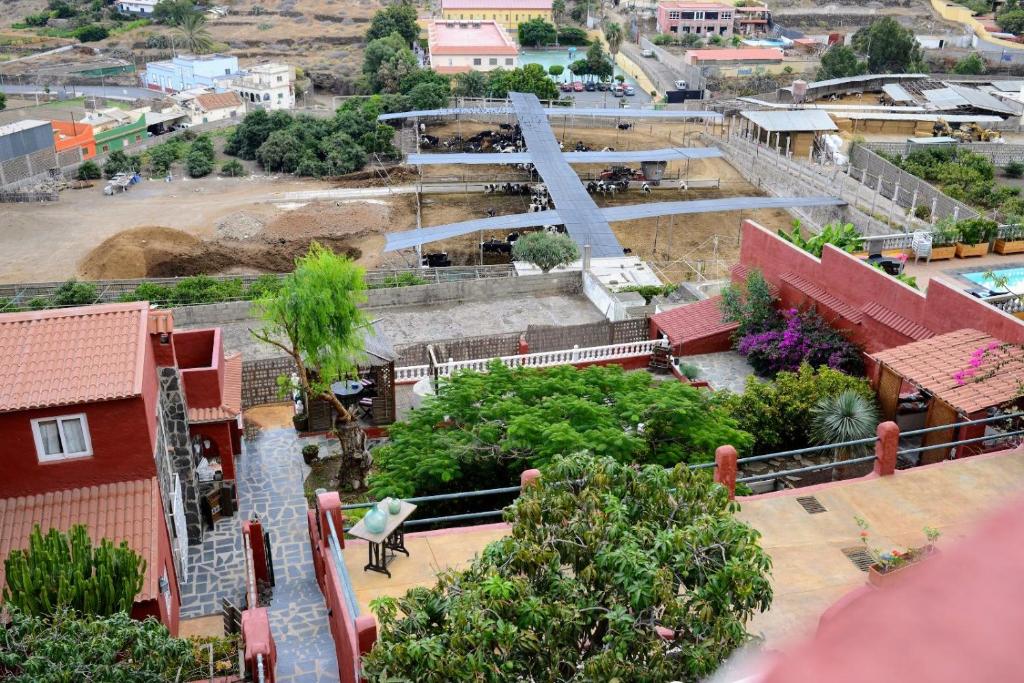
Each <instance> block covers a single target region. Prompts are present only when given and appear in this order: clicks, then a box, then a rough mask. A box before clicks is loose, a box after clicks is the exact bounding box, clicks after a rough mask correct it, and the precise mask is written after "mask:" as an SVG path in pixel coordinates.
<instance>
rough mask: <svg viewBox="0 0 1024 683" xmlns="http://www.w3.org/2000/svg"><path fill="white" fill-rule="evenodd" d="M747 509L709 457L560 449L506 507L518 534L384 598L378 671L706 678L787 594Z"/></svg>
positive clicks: (442, 675)
mask: <svg viewBox="0 0 1024 683" xmlns="http://www.w3.org/2000/svg"><path fill="white" fill-rule="evenodd" d="M677 384H678V383H677ZM597 443H599V442H597ZM735 509H736V505H735V504H734V503H731V502H730V501H729V500H728V494H727V492H726V490H725V489H724V488H723V487H721V486H720V485H718V484H715V483H713V482H712V481H711V477H710V476H709V475H708V474H707V473H700V474H696V473H694V472H691V471H690V470H688V469H687V468H685V467H681V466H680V467H676V468H674V469H672V470H666V469H664V468H662V467H659V466H648V467H643V468H636V467H631V466H628V465H623V464H621V463H619V462H617V461H615V460H614V459H613V458H609V457H601V458H596V457H588V456H586V455H574V456H569V457H557V458H555V459H554V460H553V461H552V463H551V465H550V466H549V467H548V469H547V470H546V471H545V473H544V476H543V477H542V478H541V480H540V482H538V483H537V484H535V485H531V486H530V487H528V488H527V489H526V490H525V491H523V493H522V495H521V496H520V497H519V498H518V499H517V500H516V502H515V503H514V504H513V505H512V506H511V508H509V509H508V510H507V511H506V513H505V518H506V520H507V521H509V522H510V523H511V524H512V528H511V530H510V532H509V534H508V536H506V537H505V538H504V539H502V540H500V541H496V542H494V543H492V544H491V545H489V546H488V547H487V548H486V549H485V550H484V552H483V554H482V555H481V556H480V557H479V558H478V559H476V560H475V561H474V562H473V564H472V565H471V566H470V567H469V569H467V570H465V571H462V572H447V573H444V574H442V575H441V576H440V577H439V580H438V583H437V585H436V586H434V587H433V588H415V589H413V590H411V591H409V592H408V593H407V594H406V595H405V596H404V597H402V598H399V599H397V600H396V599H394V598H379V599H377V600H375V601H374V603H373V604H372V607H373V608H374V610H375V611H376V613H377V616H378V619H379V621H380V635H379V638H378V640H377V643H376V644H375V645H374V647H373V650H371V651H370V654H369V655H368V656H367V657H366V658H365V659H364V675H365V676H366V677H367V679H368V680H369V681H372V682H373V683H384V682H385V681H397V680H402V681H418V682H420V683H448V682H449V681H493V682H505V681H507V682H508V683H512V682H514V681H549V682H555V681H558V682H562V681H578V682H580V683H582V682H584V681H623V682H625V681H651V682H654V681H697V680H701V679H704V678H705V677H707V676H710V675H711V674H712V673H713V672H714V671H715V670H716V669H717V668H718V667H719V665H720V664H721V663H722V662H723V661H724V660H725V659H726V658H727V657H728V656H729V655H730V654H731V653H732V652H733V651H734V650H735V649H736V648H738V647H740V646H742V645H743V644H744V643H746V642H747V641H748V639H749V636H748V634H747V631H746V623H747V621H748V620H749V619H750V617H751V616H753V615H754V614H755V613H757V612H759V611H765V610H767V609H768V607H769V605H770V604H771V601H772V588H771V583H770V581H769V578H768V577H769V572H770V570H771V560H770V558H769V557H768V555H767V553H765V551H764V550H762V549H761V547H760V546H759V545H758V537H759V534H758V533H757V531H755V530H754V529H752V528H750V527H748V526H747V525H746V524H744V523H743V522H741V521H739V519H737V517H736V516H735V515H734V514H733V512H734V511H735Z"/></svg>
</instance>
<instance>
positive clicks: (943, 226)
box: [929, 221, 958, 261]
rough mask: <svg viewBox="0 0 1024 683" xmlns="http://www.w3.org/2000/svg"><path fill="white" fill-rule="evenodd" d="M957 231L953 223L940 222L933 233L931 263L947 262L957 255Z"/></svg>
mask: <svg viewBox="0 0 1024 683" xmlns="http://www.w3.org/2000/svg"><path fill="white" fill-rule="evenodd" d="M957 237H958V235H957V231H956V228H954V227H953V224H952V222H951V221H940V222H938V223H936V224H935V229H934V230H933V231H932V254H931V257H930V258H929V260H930V261H946V260H948V259H951V258H953V257H954V256H955V255H956V241H957Z"/></svg>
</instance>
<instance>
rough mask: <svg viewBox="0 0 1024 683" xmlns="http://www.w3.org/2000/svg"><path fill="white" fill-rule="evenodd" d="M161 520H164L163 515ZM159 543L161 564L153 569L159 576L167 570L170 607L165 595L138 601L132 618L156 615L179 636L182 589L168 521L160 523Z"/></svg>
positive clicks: (174, 634)
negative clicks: (172, 549) (175, 563)
mask: <svg viewBox="0 0 1024 683" xmlns="http://www.w3.org/2000/svg"><path fill="white" fill-rule="evenodd" d="M162 507H163V506H162V505H161V508H162ZM161 520H163V516H162V515H161ZM159 544H160V549H159V555H158V562H159V566H158V567H156V568H154V569H152V570H151V571H154V572H156V576H157V577H158V578H159V577H160V575H161V574H162V572H163V570H164V569H166V570H167V581H168V583H170V586H171V605H170V608H169V609H168V606H167V601H166V600H164V596H162V595H161V596H159V597H158V598H157V599H156V600H145V601H140V602H136V603H135V604H134V605H133V606H132V618H133V619H140V620H141V619H145V618H146V617H154V618H155V619H157V620H158V621H159V622H160V623H162V624H163V625H164V626H166V627H167V630H168V631H170V632H171V635H172V636H177V635H178V624H179V623H180V616H181V615H180V612H181V590H180V588H179V587H178V575H177V573H176V572H175V571H174V556H173V555H172V554H171V537H170V533H169V532H168V531H167V524H166V523H161V524H160V538H159Z"/></svg>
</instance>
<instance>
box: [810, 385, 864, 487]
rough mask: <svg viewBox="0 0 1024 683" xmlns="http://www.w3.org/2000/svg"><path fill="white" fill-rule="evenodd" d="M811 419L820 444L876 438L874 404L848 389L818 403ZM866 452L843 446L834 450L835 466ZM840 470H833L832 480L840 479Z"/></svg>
mask: <svg viewBox="0 0 1024 683" xmlns="http://www.w3.org/2000/svg"><path fill="white" fill-rule="evenodd" d="M811 415H812V417H811V435H812V436H813V437H814V440H815V441H817V442H818V443H819V444H832V443H846V442H848V441H858V440H860V439H867V438H869V437H871V436H873V435H874V433H875V428H876V427H877V425H878V408H877V407H876V406H875V404H874V402H873V401H871V400H870V399H867V398H864V397H863V396H861V395H860V394H858V393H857V392H855V391H851V390H849V389H847V390H846V391H843V392H842V393H839V394H836V395H835V396H826V397H825V398H823V399H821V400H820V401H818V402H817V403H816V404H815V406H814V408H813V410H812V411H811ZM865 450H866V449H865V447H864V446H841V447H839V448H836V449H835V462H838V461H841V460H850V459H851V458H854V457H857V456H858V455H860V454H861V453H863V452H864V451H865ZM840 469H842V468H838V467H836V468H833V469H832V478H833V479H839V478H841V477H840V476H839V475H840V474H841V472H840Z"/></svg>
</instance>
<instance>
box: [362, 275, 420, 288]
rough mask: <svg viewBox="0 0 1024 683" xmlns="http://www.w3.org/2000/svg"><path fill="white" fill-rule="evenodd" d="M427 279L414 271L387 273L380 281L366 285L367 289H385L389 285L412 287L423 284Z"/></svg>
mask: <svg viewBox="0 0 1024 683" xmlns="http://www.w3.org/2000/svg"><path fill="white" fill-rule="evenodd" d="M425 284H428V283H427V281H426V280H425V279H423V278H421V277H420V276H419V275H417V274H416V273H410V272H405V273H398V274H397V275H389V276H388V277H386V278H384V279H383V280H381V281H380V282H376V283H374V284H372V285H370V286H369V287H368V289H387V288H389V287H412V286H414V285H425Z"/></svg>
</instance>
